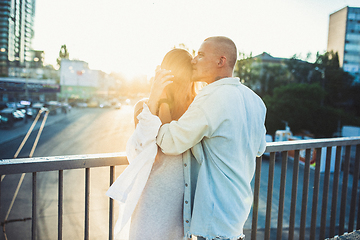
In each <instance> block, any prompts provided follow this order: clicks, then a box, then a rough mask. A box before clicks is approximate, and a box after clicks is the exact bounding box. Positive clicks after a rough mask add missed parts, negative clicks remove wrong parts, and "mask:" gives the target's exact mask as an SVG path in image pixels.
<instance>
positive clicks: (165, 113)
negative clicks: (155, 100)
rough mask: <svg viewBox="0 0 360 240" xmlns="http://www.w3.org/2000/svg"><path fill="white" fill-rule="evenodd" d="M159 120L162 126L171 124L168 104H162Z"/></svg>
mask: <svg viewBox="0 0 360 240" xmlns="http://www.w3.org/2000/svg"><path fill="white" fill-rule="evenodd" d="M159 118H160V120H161V122H162V124H165V123H170V122H171V120H172V118H171V113H170V107H169V104H168V103H166V102H163V103H161V104H160V106H159Z"/></svg>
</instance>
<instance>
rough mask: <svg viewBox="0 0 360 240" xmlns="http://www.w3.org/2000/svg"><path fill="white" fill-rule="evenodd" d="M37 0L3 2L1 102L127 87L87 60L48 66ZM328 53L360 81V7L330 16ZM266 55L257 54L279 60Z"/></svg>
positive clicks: (104, 95) (81, 96) (90, 96)
mask: <svg viewBox="0 0 360 240" xmlns="http://www.w3.org/2000/svg"><path fill="white" fill-rule="evenodd" d="M35 4H36V0H5V1H1V2H0V31H1V34H0V102H3V103H7V102H19V101H21V100H27V101H30V102H46V101H65V102H67V101H69V100H70V99H71V100H77V101H79V100H82V101H93V100H94V99H95V100H98V99H102V100H103V101H105V100H109V98H113V97H115V96H116V94H117V93H118V91H119V89H121V88H122V87H123V86H122V84H121V82H119V80H118V79H117V78H116V77H114V76H113V75H110V74H107V73H104V72H102V71H101V70H92V69H89V67H88V63H87V62H85V61H81V60H70V59H66V58H65V59H62V60H61V65H60V66H59V67H60V68H59V70H57V69H56V68H55V67H54V66H51V65H47V66H44V56H45V54H46V53H45V52H44V51H42V50H38V49H37V50H36V49H33V48H32V39H33V36H34V27H33V26H34V18H35ZM324 27H325V26H324ZM59 50H60V46H59ZM327 51H329V52H330V51H334V52H337V53H338V55H339V61H340V62H339V65H340V67H342V68H343V70H344V71H346V72H349V73H351V74H352V75H353V76H354V79H355V80H354V81H355V82H359V81H360V8H354V7H345V8H343V9H340V10H338V11H337V12H335V13H332V14H330V16H329V32H328V45H327ZM264 54H265V55H264ZM264 54H262V55H260V56H256V57H257V58H261V59H262V60H264V61H266V60H270V61H276V60H277V58H276V57H272V56H270V55H268V54H266V53H265V52H264ZM99 101H100V100H99Z"/></svg>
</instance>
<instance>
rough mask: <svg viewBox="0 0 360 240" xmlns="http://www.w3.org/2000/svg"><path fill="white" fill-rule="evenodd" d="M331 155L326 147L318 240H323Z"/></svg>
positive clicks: (330, 150) (329, 149)
mask: <svg viewBox="0 0 360 240" xmlns="http://www.w3.org/2000/svg"><path fill="white" fill-rule="evenodd" d="M331 155H332V147H327V149H326V163H325V175H324V186H323V195H322V203H321V220H320V234H319V239H325V232H326V211H327V205H328V195H329V181H330V166H331Z"/></svg>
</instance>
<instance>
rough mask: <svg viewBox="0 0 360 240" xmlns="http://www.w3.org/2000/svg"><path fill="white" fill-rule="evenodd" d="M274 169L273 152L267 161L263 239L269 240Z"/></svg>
mask: <svg viewBox="0 0 360 240" xmlns="http://www.w3.org/2000/svg"><path fill="white" fill-rule="evenodd" d="M274 168H275V152H271V153H270V159H269V176H268V177H269V178H268V191H267V198H266V199H267V201H266V217H265V219H266V220H265V237H264V239H266V240H268V239H270V228H271V205H272V194H273V188H274Z"/></svg>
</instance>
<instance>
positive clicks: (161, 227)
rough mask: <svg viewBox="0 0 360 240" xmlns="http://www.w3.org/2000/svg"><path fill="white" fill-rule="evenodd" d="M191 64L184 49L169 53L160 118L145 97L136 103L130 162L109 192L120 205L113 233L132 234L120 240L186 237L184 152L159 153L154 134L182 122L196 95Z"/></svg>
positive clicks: (130, 144)
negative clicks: (169, 72)
mask: <svg viewBox="0 0 360 240" xmlns="http://www.w3.org/2000/svg"><path fill="white" fill-rule="evenodd" d="M191 61H192V56H191V55H190V54H189V53H188V52H187V51H186V50H183V49H173V50H171V51H169V52H168V53H167V54H166V55H165V57H164V59H163V61H162V63H161V69H166V70H170V71H171V74H172V76H171V79H169V81H171V83H170V84H168V83H167V86H166V87H165V88H164V90H163V92H162V95H161V100H160V101H159V103H158V104H159V106H158V109H159V111H158V113H157V116H158V117H157V116H154V115H152V114H151V113H150V111H149V108H148V107H147V105H146V102H147V99H143V100H141V101H139V102H138V103H137V104H136V105H135V108H134V121H135V126H136V128H135V132H134V134H133V135H132V136H131V138H130V139H129V141H128V144H127V147H126V152H127V157H128V159H129V163H130V164H129V166H128V167H127V168H126V170H125V171H124V172H123V173H122V174H121V175H120V177H119V178H118V180H117V181H116V182H115V183H114V184H113V185H112V186H111V187H110V189H109V191H108V193H107V195H108V196H110V197H112V198H114V199H116V200H119V202H120V214H119V219H118V222H117V224H116V227H115V235H117V233H119V231H123V229H124V228H125V225H127V224H130V230H129V235H128V236H125V237H123V236H124V235H123V234H121V235H122V237H119V238H117V236H115V237H116V239H130V240H137V239H147V240H151V239H174V240H175V239H179V240H180V239H183V238H184V228H183V199H184V172H183V157H182V156H183V154H181V155H175V156H170V155H165V154H163V153H162V152H161V151H158V146H157V145H156V135H157V130H158V129H159V127H160V126H161V125H162V124H165V123H169V122H171V121H172V120H178V119H179V118H180V117H181V116H182V115H183V114H184V113H185V111H186V110H187V108H188V107H189V105H190V104H191V102H192V101H193V99H194V97H195V95H196V94H195V86H194V83H193V82H192V81H191V75H192V64H191ZM155 87H156V86H155ZM142 119H147V120H146V121H145V120H144V121H142ZM148 119H152V121H149V120H148ZM159 119H160V120H161V122H159ZM184 154H185V153H184ZM130 217H131V219H129V218H130ZM125 229H126V228H125Z"/></svg>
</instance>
